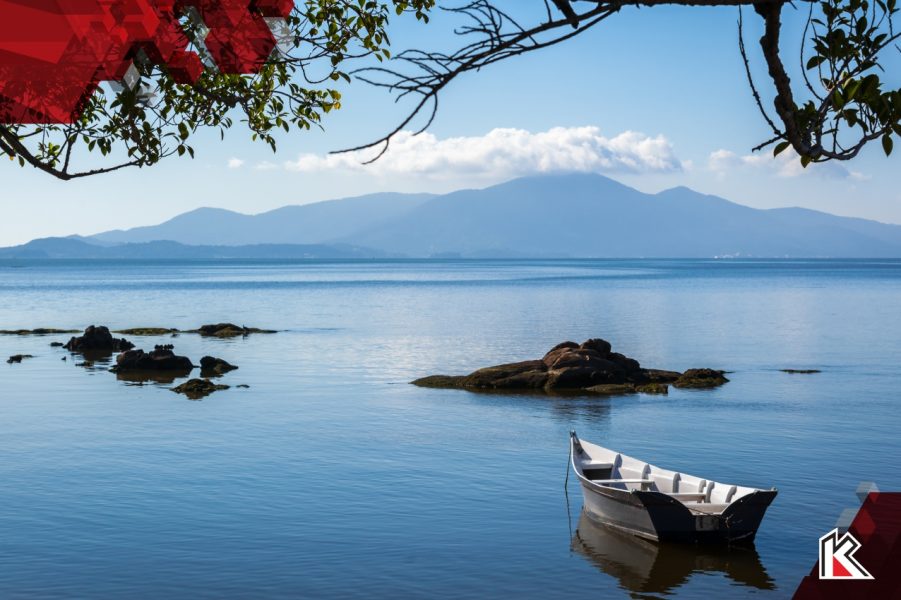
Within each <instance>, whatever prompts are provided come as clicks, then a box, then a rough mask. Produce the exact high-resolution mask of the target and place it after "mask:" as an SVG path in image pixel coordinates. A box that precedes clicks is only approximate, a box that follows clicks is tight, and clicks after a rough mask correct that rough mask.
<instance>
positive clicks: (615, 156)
mask: <svg viewBox="0 0 901 600" xmlns="http://www.w3.org/2000/svg"><path fill="white" fill-rule="evenodd" d="M373 155H374V153H373V151H371V150H370V151H368V152H366V151H364V152H353V153H349V154H331V155H324V156H323V155H318V154H303V155H301V156H300V157H299V158H298V159H297V160H296V161H290V162H287V163H285V168H287V169H288V170H290V171H299V172H304V173H309V172H322V171H333V170H341V171H353V172H358V173H368V174H371V175H412V176H422V177H429V178H435V179H452V178H456V177H461V176H462V177H467V178H480V177H484V178H506V177H514V176H521V175H529V174H536V173H553V172H583V173H584V172H626V173H646V172H670V171H680V170H682V167H683V166H682V163H681V162H680V161H679V160H678V159H677V158H676V155H675V153H674V152H673V148H672V145H671V144H670V142H669V140H667V139H666V138H665V137H664V136H662V135H658V136H656V137H650V136H647V135H645V134H643V133H637V132H634V131H626V132H623V133H620V134H619V135H617V136H615V137H612V138H608V137H604V136H603V135H601V133H600V130H599V129H598V128H597V127H569V128H564V127H555V128H553V129H550V130H548V131H544V132H539V133H531V132H529V131H525V130H523V129H494V130H492V131H490V132H488V133H487V134H485V135H483V136H472V137H455V138H446V139H438V138H437V137H435V135H433V134H431V133H423V134H420V135H418V136H417V135H413V134H412V133H411V132H406V131H404V132H401V133H400V134H398V135H397V137H395V139H394V140H392V142H391V146H390V147H389V149H388V151H387V152H386V153H385V155H384V156H382V157H381V158H380V159H379V160H377V161H376V162H375V163H373V164H371V165H364V164H363V163H364V162H365V161H366V160H367V159H369V158H371V157H372V156H373Z"/></svg>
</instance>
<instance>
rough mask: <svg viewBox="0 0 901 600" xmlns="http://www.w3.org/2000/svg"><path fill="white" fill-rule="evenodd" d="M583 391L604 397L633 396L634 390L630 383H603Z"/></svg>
mask: <svg viewBox="0 0 901 600" xmlns="http://www.w3.org/2000/svg"><path fill="white" fill-rule="evenodd" d="M585 391H586V392H591V393H592V394H601V395H604V396H622V395H625V394H634V393H635V392H636V389H635V386H634V385H633V384H631V383H605V384H601V385H593V386H591V387H590V388H585Z"/></svg>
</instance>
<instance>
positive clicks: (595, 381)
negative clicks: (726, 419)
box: [413, 338, 728, 395]
mask: <svg viewBox="0 0 901 600" xmlns="http://www.w3.org/2000/svg"><path fill="white" fill-rule="evenodd" d="M612 350H613V349H612V347H611V345H610V342H607V341H606V340H602V339H599V338H595V339H590V340H587V341H585V342H583V343H582V344H577V343H575V342H563V343H561V344H557V345H556V346H554V347H553V348H551V349H550V350H549V351H548V352H547V354H545V355H544V357H542V358H541V359H540V360H527V361H522V362H516V363H508V364H503V365H496V366H493V367H485V368H483V369H479V370H477V371H474V372H472V373H470V374H469V375H459V376H454V375H431V376H429V377H423V378H421V379H417V380H416V381H414V382H413V384H414V385H418V386H421V387H435V388H462V389H469V390H481V391H492V390H494V391H518V392H535V391H539V392H544V393H572V392H579V393H591V394H604V395H618V394H632V393H635V392H642V393H646V394H666V393H668V387H667V384H673V385H675V386H677V387H686V388H702V387H714V386H717V385H722V384H723V383H726V382H727V381H728V379H726V378H725V377H724V376H723V372H722V371H714V370H712V369H690V370H689V371H686V372H685V373H679V372H678V371H664V370H660V369H645V368H642V366H641V364H640V363H639V362H638V361H637V360H635V359H634V358H630V357H628V356H625V355H623V354H620V353H618V352H613V351H612Z"/></svg>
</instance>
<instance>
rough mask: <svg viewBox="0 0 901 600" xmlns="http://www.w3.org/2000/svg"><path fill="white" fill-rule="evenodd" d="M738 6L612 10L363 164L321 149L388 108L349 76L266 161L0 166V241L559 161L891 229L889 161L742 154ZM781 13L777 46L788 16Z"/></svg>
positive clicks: (235, 143)
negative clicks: (332, 99) (113, 168)
mask: <svg viewBox="0 0 901 600" xmlns="http://www.w3.org/2000/svg"><path fill="white" fill-rule="evenodd" d="M521 2H522V0H515V1H514V0H508V2H507V4H508V5H512V6H520V7H521V6H523V5H522V4H521ZM536 3H537V0H536ZM787 10H788V11H789V13H791V9H787ZM737 15H738V13H737V9H733V8H680V7H655V8H643V9H634V8H633V9H625V10H624V11H623V12H622V14H619V15H615V16H613V17H612V18H610V19H609V20H608V21H607V22H606V23H603V24H601V25H600V26H598V27H597V28H595V29H594V30H593V31H590V32H587V33H585V34H583V35H582V36H580V37H577V38H575V39H574V40H572V41H570V42H568V43H565V44H562V45H559V46H557V47H555V48H552V49H550V50H546V51H543V52H539V53H534V54H532V55H529V56H524V57H520V58H517V59H514V60H512V61H510V62H507V63H502V64H499V65H495V66H494V67H492V68H490V69H488V70H485V71H483V72H481V73H478V74H471V75H467V76H465V77H464V78H463V79H460V80H458V81H457V82H456V83H455V84H454V85H453V86H452V87H451V88H450V89H449V90H447V93H446V94H445V95H444V96H443V97H442V100H441V110H440V112H439V115H438V118H437V119H436V121H435V123H434V125H433V127H432V128H431V129H430V130H429V134H428V136H427V137H425V138H422V139H419V140H407V141H406V142H404V143H401V144H399V145H398V150H397V151H396V152H395V153H394V155H393V156H392V155H389V156H387V157H386V160H383V161H381V162H380V163H377V164H376V165H375V166H374V167H373V168H371V169H361V168H360V167H359V166H358V164H357V161H356V160H355V157H349V158H345V159H340V160H336V159H334V158H332V159H329V158H327V152H328V151H329V150H334V149H338V148H342V147H346V146H349V145H356V144H358V143H360V142H362V141H368V140H370V139H374V138H376V137H378V135H379V134H381V133H384V132H385V131H386V130H388V129H389V128H390V127H391V126H392V125H393V124H394V123H395V122H396V118H397V117H399V116H400V111H399V109H398V108H397V107H395V106H394V105H393V104H392V100H391V99H390V98H389V97H387V96H385V95H384V93H383V92H381V91H378V90H374V89H371V88H369V87H367V86H364V85H359V84H357V85H353V86H351V87H349V88H347V89H346V90H344V94H345V95H344V100H343V103H344V107H343V108H342V110H340V111H338V112H337V113H333V114H331V115H329V116H327V118H326V120H325V122H324V124H325V131H324V132H318V131H314V132H300V133H292V134H291V135H289V136H283V138H282V139H281V140H280V149H279V152H278V154H275V155H274V154H273V153H272V152H271V151H270V150H268V149H267V148H266V147H264V146H262V145H259V144H253V143H252V142H250V141H249V136H248V135H247V134H246V133H245V132H244V131H243V130H241V128H240V127H238V128H236V129H234V130H233V131H232V132H231V133H230V135H228V136H227V137H226V139H225V141H224V142H220V141H219V139H218V136H207V137H205V138H200V139H198V141H197V143H196V144H195V147H196V148H197V158H196V159H195V160H193V161H191V160H187V159H185V160H177V159H176V160H170V161H168V162H164V163H162V164H160V165H158V166H155V167H152V168H149V169H144V170H127V171H123V172H120V173H117V174H114V175H108V176H102V177H95V178H88V179H85V180H80V181H74V182H59V181H56V180H53V179H51V178H49V177H48V176H46V175H42V174H39V173H37V172H35V171H32V170H30V169H19V168H18V167H15V166H14V165H13V164H3V165H0V177H2V178H3V182H4V186H3V188H4V191H3V200H4V218H3V219H2V220H0V245H10V244H17V243H22V242H25V241H27V240H30V239H33V238H35V237H44V236H49V235H67V234H71V233H80V234H91V233H96V232H99V231H103V230H107V229H112V228H123V227H132V226H137V225H146V224H152V223H157V222H161V221H163V220H165V219H167V218H170V217H172V216H175V215H177V214H179V213H182V212H185V211H187V210H191V209H193V208H197V207H200V206H216V207H222V208H228V209H232V210H237V211H241V212H245V213H257V212H262V211H266V210H270V209H273V208H276V207H279V206H283V205H286V204H301V203H306V202H313V201H317V200H324V199H329V198H338V197H344V196H351V195H358V194H364V193H368V192H375V191H385V190H390V191H410V192H413V191H432V192H443V191H450V190H453V189H459V188H464V187H484V186H486V185H490V184H492V183H496V182H499V181H503V180H505V179H509V178H512V177H515V176H518V175H524V174H532V173H539V172H548V171H552V170H560V169H564V168H566V167H565V165H575V167H572V166H571V167H570V168H578V169H580V170H590V171H596V172H600V173H603V174H605V175H608V176H610V177H613V178H614V179H618V180H620V181H623V182H624V183H626V184H628V185H632V186H634V187H636V188H639V189H641V190H643V191H650V192H654V191H659V190H662V189H665V188H668V187H673V186H678V185H686V186H689V187H692V188H694V189H696V190H699V191H702V192H705V193H711V194H717V195H720V196H723V197H725V198H728V199H730V200H733V201H735V202H739V203H742V204H746V205H749V206H755V207H760V208H770V207H778V206H805V207H809V208H814V209H819V210H823V211H827V212H832V213H836V214H842V215H852V216H860V217H865V218H872V219H877V220H881V221H885V222H892V223H901V191H899V189H898V186H897V182H898V179H897V167H898V156H897V155H895V156H893V157H891V158H886V157H885V156H884V155H883V154H882V153H881V150H878V149H877V148H872V149H869V150H867V151H865V152H864V153H863V154H862V156H861V157H860V158H859V159H858V160H856V161H854V162H852V163H846V164H842V165H831V166H825V167H813V168H810V169H808V170H807V171H803V170H801V169H800V168H799V166H798V165H797V164H796V163H795V162H794V161H791V160H786V159H772V158H771V157H770V154H769V153H763V154H759V155H757V156H750V149H751V148H752V147H753V146H755V145H756V144H757V143H759V142H760V141H762V140H763V139H765V138H766V137H767V135H766V134H767V129H766V126H765V124H764V123H763V121H762V119H761V118H760V116H759V114H758V113H757V110H756V107H755V106H754V104H753V101H752V98H751V95H750V93H749V90H748V87H747V82H746V79H745V75H744V71H743V68H742V65H741V61H740V57H739V53H738V48H737V43H736V39H737V38H736V35H737V34H736V19H737ZM784 20H785V22H786V27H785V34H784V35H785V38H784V41H783V47H784V48H785V50H784V52H785V55H786V56H791V55H792V54H796V52H797V48H798V43H799V40H800V33H801V15H799V14H788V15H786V18H785V19H784ZM746 21H747V22H748V24H749V25H750V26H749V28H748V46H749V48H750V49H751V52H752V59H754V60H755V74H756V77H757V79H758V80H759V82H761V83H763V84H764V85H765V81H766V80H765V73H764V71H763V69H762V65H761V64H760V62H761V61H760V59H759V56H758V55H757V54H756V52H755V50H756V39H757V38H758V37H759V30H758V28H757V22H756V21H757V19H756V18H754V17H753V16H752V15H750V14H747V15H746ZM450 25H451V23H449V22H448V21H447V20H446V19H442V18H438V19H435V20H433V22H432V24H430V25H428V26H423V25H421V24H417V23H415V22H413V21H412V20H410V21H409V22H397V23H395V24H394V25H393V26H392V29H391V32H392V35H393V38H394V42H395V44H396V46H395V48H396V49H399V48H402V47H406V46H409V45H418V46H434V45H436V44H437V45H443V46H447V45H448V44H450V43H452V39H451V36H450V34H449V30H450ZM786 60H787V62H789V61H790V59H786ZM497 130H501V131H497ZM507 130H509V131H507Z"/></svg>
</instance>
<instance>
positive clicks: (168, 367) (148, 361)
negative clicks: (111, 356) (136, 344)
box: [112, 345, 194, 374]
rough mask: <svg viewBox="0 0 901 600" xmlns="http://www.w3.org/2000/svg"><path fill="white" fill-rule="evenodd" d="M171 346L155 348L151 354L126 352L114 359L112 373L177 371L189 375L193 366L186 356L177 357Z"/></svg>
mask: <svg viewBox="0 0 901 600" xmlns="http://www.w3.org/2000/svg"><path fill="white" fill-rule="evenodd" d="M172 350H173V347H172V346H171V345H166V346H156V347H155V348H154V349H153V351H152V352H144V351H143V350H127V351H125V352H123V353H122V354H120V355H119V356H117V357H116V366H115V367H113V369H112V370H113V371H115V372H117V373H124V372H126V371H177V372H182V373H186V374H187V373H189V372H190V371H191V369H193V368H194V364H193V363H192V362H191V359H190V358H188V357H187V356H178V355H176V354H175V352H173V351H172Z"/></svg>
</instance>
